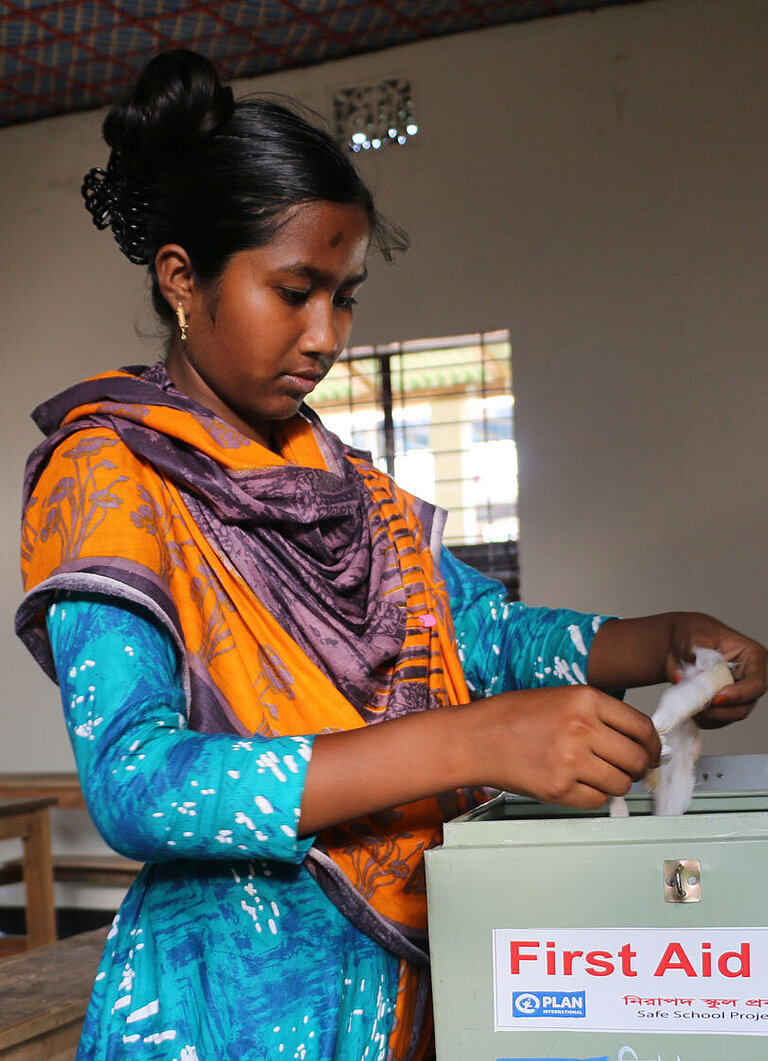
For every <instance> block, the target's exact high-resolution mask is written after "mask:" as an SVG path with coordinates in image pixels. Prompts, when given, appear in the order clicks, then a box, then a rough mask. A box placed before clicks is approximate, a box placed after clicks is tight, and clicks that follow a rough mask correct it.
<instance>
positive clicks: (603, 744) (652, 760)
mask: <svg viewBox="0 0 768 1061" xmlns="http://www.w3.org/2000/svg"><path fill="white" fill-rule="evenodd" d="M654 738H655V739H654V741H653V747H651V748H648V747H646V745H645V744H641V743H640V742H639V741H636V740H633V739H632V738H631V737H625V736H624V735H623V734H622V733H618V732H617V731H616V730H614V729H610V728H608V727H607V726H606V727H604V728H603V729H602V731H600V732H599V733H597V734H596V735H595V738H594V740H593V743H592V750H593V752H594V754H595V755H596V756H598V757H599V759H601V760H602V761H603V762H604V763H606V764H608V765H610V766H611V767H613V768H615V769H618V770H620V771H621V772H622V773H623V774H626V775H627V776H628V777H629V778H630V779H631V780H632V781H639V780H640V778H641V777H645V775H646V773H647V772H648V769H649V767H651V766H653V765H655V764H656V763H657V762H658V758H657V756H656V754H655V748H656V745H657V744H658V746H659V749H660V747H661V746H660V742H659V741H658V737H656V735H655V731H654ZM581 780H587V778H585V777H582V778H581ZM589 780H590V781H592V778H590V779H589ZM605 791H608V790H607V789H605ZM618 794H621V793H615V792H611V795H618Z"/></svg>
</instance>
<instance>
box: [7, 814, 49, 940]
mask: <svg viewBox="0 0 768 1061" xmlns="http://www.w3.org/2000/svg"><path fill="white" fill-rule="evenodd" d="M55 802H56V799H55V797H54V796H37V797H35V798H28V799H0V840H14V839H20V840H21V841H22V843H23V845H24V848H23V856H22V858H23V866H24V887H25V890H26V914H27V947H28V949H30V950H31V949H32V948H33V947H41V946H42V945H43V944H45V943H53V942H54V941H55V940H56V907H55V901H54V897H53V867H52V865H51V828H50V823H49V821H48V808H49V807H50V806H51V805H52V804H54V803H55Z"/></svg>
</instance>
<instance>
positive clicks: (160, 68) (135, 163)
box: [104, 48, 234, 173]
mask: <svg viewBox="0 0 768 1061" xmlns="http://www.w3.org/2000/svg"><path fill="white" fill-rule="evenodd" d="M233 110H234V99H233V96H232V89H231V88H229V87H228V86H224V85H222V84H221V83H220V81H219V77H218V74H217V73H216V70H215V68H214V66H213V64H212V63H211V62H210V61H209V60H208V59H206V58H205V57H204V56H202V55H198V54H197V53H196V52H191V51H187V50H186V49H182V48H179V49H175V50H174V51H169V52H162V53H161V54H160V55H157V56H155V58H154V59H152V60H151V61H150V62H149V63H148V64H147V66H146V67H145V68H144V70H143V72H142V74H141V76H140V77H139V80H138V81H137V82H136V85H135V86H134V88H133V91H132V92H131V94H130V95H129V96H128V97H127V98H126V99H125V100H124V101H123V102H122V103H118V104H117V105H116V106H114V107H113V108H112V109H111V110H110V112H109V114H108V115H107V117H106V119H105V120H104V139H105V140H106V142H107V143H108V144H109V146H110V147H111V148H112V149H113V152H116V153H117V154H118V155H119V158H120V163H121V164H122V166H124V167H125V168H126V169H128V170H131V171H133V172H138V173H141V172H142V171H143V172H148V171H149V172H151V171H153V170H155V169H156V168H157V167H158V165H159V166H162V164H163V163H164V162H165V161H170V160H171V159H172V158H173V157H174V156H178V155H180V154H184V153H186V152H187V151H188V150H190V149H191V148H193V147H194V146H195V145H196V144H198V143H199V142H200V141H201V140H202V139H204V138H205V137H206V136H208V135H209V134H210V133H212V132H213V131H214V130H215V129H217V128H218V127H219V126H221V125H223V124H224V123H225V122H226V121H228V120H229V118H231V116H232V112H233Z"/></svg>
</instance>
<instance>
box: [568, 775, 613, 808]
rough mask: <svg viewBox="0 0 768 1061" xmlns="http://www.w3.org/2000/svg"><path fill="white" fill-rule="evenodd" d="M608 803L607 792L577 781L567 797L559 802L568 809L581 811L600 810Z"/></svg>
mask: <svg viewBox="0 0 768 1061" xmlns="http://www.w3.org/2000/svg"><path fill="white" fill-rule="evenodd" d="M607 801H608V796H607V795H606V793H605V792H603V791H602V790H601V789H600V788H595V787H594V786H593V785H588V784H585V783H584V782H582V781H575V782H574V783H573V785H572V786H571V788H570V789H569V790H568V792H567V793H566V795H565V796H564V797H563V798H561V799H558V800H557V802H558V803H561V804H563V805H564V806H566V807H578V808H580V809H581V810H599V809H600V808H601V807H604V806H605V804H606V803H607Z"/></svg>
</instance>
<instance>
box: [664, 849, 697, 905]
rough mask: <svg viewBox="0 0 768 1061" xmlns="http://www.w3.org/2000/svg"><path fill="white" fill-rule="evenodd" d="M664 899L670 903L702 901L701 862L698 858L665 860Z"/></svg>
mask: <svg viewBox="0 0 768 1061" xmlns="http://www.w3.org/2000/svg"><path fill="white" fill-rule="evenodd" d="M664 899H665V901H666V902H668V903H700V902H701V862H699V860H698V859H697V858H667V859H665V860H664Z"/></svg>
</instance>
